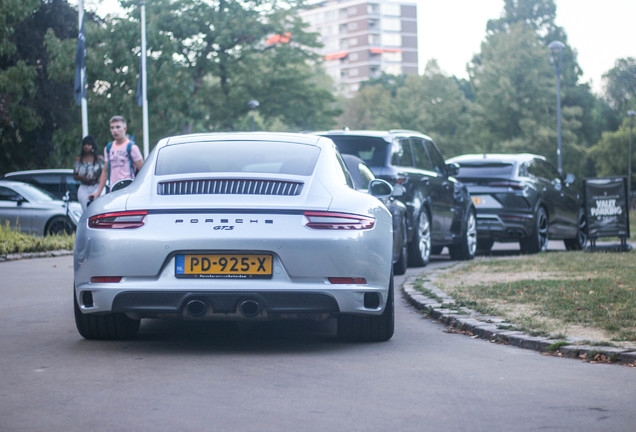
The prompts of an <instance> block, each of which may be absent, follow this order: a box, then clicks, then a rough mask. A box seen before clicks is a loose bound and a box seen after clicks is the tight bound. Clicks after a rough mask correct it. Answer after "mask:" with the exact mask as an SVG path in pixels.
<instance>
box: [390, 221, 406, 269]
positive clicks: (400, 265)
mask: <svg viewBox="0 0 636 432" xmlns="http://www.w3.org/2000/svg"><path fill="white" fill-rule="evenodd" d="M408 257H409V253H408V237H407V234H406V221H405V220H402V248H401V249H400V256H399V258H398V259H397V261H396V262H395V264H393V274H396V275H403V274H404V273H406V269H407V267H408Z"/></svg>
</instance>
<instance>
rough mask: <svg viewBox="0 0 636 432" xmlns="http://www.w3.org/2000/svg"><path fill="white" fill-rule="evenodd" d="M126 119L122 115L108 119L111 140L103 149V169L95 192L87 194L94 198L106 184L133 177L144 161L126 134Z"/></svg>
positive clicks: (135, 145) (113, 183) (111, 184)
mask: <svg viewBox="0 0 636 432" xmlns="http://www.w3.org/2000/svg"><path fill="white" fill-rule="evenodd" d="M126 130H127V126H126V119H125V118H124V117H122V116H114V117H113V118H111V119H110V134H111V135H112V136H113V141H111V142H109V143H108V145H107V146H106V148H105V149H104V169H103V170H102V175H101V177H100V178H99V188H98V189H97V192H96V193H94V194H93V195H90V196H89V199H91V197H92V198H93V199H94V198H96V197H98V196H100V195H101V193H102V190H103V189H104V187H105V186H106V182H107V181H108V184H109V185H110V187H112V186H114V185H115V184H116V183H117V182H118V181H120V180H125V179H134V178H135V173H137V172H138V171H139V170H140V169H141V166H142V165H143V163H144V159H143V156H142V155H141V151H140V150H139V147H137V144H135V143H134V141H132V140H131V139H130V138H129V137H128V135H126Z"/></svg>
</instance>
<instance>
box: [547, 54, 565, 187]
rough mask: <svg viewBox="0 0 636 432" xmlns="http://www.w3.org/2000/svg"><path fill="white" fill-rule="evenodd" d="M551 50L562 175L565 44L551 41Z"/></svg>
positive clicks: (558, 153)
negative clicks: (562, 64)
mask: <svg viewBox="0 0 636 432" xmlns="http://www.w3.org/2000/svg"><path fill="white" fill-rule="evenodd" d="M548 48H550V51H552V64H553V65H554V73H555V74H556V92H557V140H558V141H557V142H558V144H557V158H558V160H559V166H558V168H559V174H561V175H563V157H562V155H561V60H562V59H563V48H565V44H564V43H563V42H561V41H552V42H550V44H549V45H548Z"/></svg>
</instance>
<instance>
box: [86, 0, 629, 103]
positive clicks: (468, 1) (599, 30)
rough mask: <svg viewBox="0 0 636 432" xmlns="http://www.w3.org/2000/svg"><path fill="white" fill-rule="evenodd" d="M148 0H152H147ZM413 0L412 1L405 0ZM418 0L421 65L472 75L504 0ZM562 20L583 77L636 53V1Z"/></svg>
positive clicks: (568, 13)
mask: <svg viewBox="0 0 636 432" xmlns="http://www.w3.org/2000/svg"><path fill="white" fill-rule="evenodd" d="M146 1H147V2H149V1H152V0H146ZM405 1H409V0H405ZM410 1H414V2H416V3H417V5H418V25H419V29H418V36H419V41H418V46H419V61H420V69H421V70H423V69H424V66H425V65H426V63H427V61H428V60H429V59H432V58H434V59H436V60H437V62H438V64H439V66H440V67H441V69H442V70H443V71H444V72H445V73H446V74H448V75H455V76H457V77H459V78H467V77H468V74H467V72H466V65H467V63H468V62H470V60H471V58H472V57H473V55H474V54H476V53H478V52H479V51H480V46H481V43H482V42H483V41H484V39H485V36H486V23H487V22H488V20H489V19H495V18H499V17H500V15H501V13H502V12H503V7H504V0H410ZM555 3H556V6H557V17H556V24H557V25H559V26H561V27H563V28H564V30H565V33H566V34H567V36H568V44H569V45H570V46H571V47H572V48H574V49H575V50H576V51H577V53H578V57H577V59H578V62H579V66H580V67H581V69H582V70H583V76H582V78H581V81H582V82H587V83H589V84H590V86H591V87H592V90H593V91H594V92H595V93H597V94H598V93H600V92H601V91H602V84H603V82H602V75H603V74H604V73H606V72H607V71H609V70H610V69H611V68H612V67H614V65H615V63H616V60H617V59H619V58H625V57H636V32H635V31H634V28H635V26H636V0H602V1H601V0H555ZM118 4H119V2H118V1H117V0H84V5H85V6H84V7H85V8H86V10H91V11H95V10H97V11H98V13H99V14H100V15H104V14H106V13H111V12H114V11H117V8H118Z"/></svg>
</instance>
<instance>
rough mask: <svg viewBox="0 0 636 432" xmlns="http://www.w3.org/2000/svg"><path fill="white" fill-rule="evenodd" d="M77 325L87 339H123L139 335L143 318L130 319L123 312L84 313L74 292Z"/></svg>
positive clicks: (80, 332)
mask: <svg viewBox="0 0 636 432" xmlns="http://www.w3.org/2000/svg"><path fill="white" fill-rule="evenodd" d="M73 304H74V305H75V326H76V327H77V331H78V332H79V334H80V335H82V337H84V338H85V339H97V340H123V339H132V338H134V337H135V336H137V332H138V331H139V324H140V323H141V320H138V319H130V318H128V317H127V316H126V315H125V314H123V313H110V314H105V315H96V314H83V313H82V311H81V310H80V308H79V305H78V304H77V297H76V296H75V293H73Z"/></svg>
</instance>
